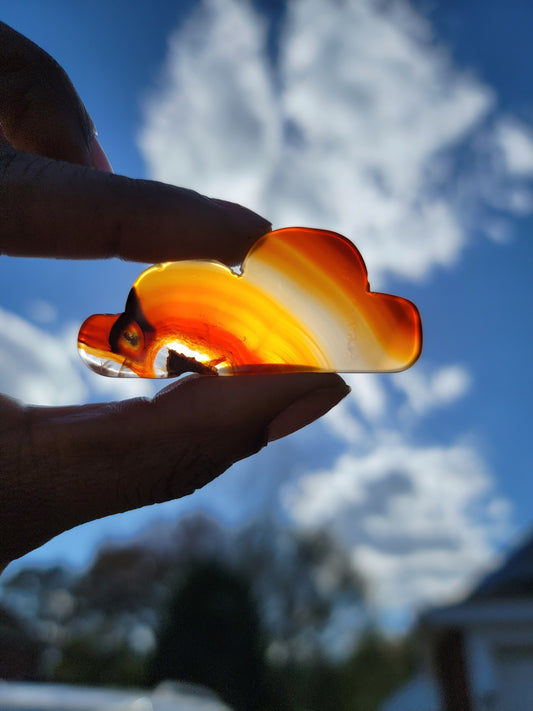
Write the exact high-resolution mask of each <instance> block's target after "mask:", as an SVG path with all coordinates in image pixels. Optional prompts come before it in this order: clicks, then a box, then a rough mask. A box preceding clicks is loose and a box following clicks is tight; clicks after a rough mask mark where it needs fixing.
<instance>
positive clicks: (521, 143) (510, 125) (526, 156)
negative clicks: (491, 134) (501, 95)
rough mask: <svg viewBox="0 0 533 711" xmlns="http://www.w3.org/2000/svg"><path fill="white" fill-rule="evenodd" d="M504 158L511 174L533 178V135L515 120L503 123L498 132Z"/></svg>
mask: <svg viewBox="0 0 533 711" xmlns="http://www.w3.org/2000/svg"><path fill="white" fill-rule="evenodd" d="M496 140H497V141H498V142H499V145H500V148H501V150H502V153H503V158H504V161H505V164H506V167H507V170H508V171H509V173H512V174H515V175H518V176H525V177H532V176H533V133H532V131H531V129H529V128H527V127H526V126H523V125H521V124H520V123H518V122H517V121H515V120H511V119H508V120H505V121H502V122H501V123H500V124H499V126H498V127H497V130H496Z"/></svg>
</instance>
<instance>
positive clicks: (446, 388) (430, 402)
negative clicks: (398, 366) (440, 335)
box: [392, 365, 471, 415]
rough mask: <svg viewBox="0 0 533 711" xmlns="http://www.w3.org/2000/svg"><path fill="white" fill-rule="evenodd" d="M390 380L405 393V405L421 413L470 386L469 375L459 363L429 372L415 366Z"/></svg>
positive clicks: (458, 395) (451, 400) (447, 402)
mask: <svg viewBox="0 0 533 711" xmlns="http://www.w3.org/2000/svg"><path fill="white" fill-rule="evenodd" d="M392 382H393V384H394V385H395V387H396V388H397V389H399V390H401V391H402V392H403V393H404V394H405V395H406V397H407V404H408V409H409V410H410V411H411V412H412V413H414V414H416V415H422V414H425V413H426V412H429V411H430V410H432V409H434V408H436V407H445V406H447V405H451V404H452V403H454V402H455V401H456V400H458V399H460V398H461V397H463V396H464V395H465V394H466V392H467V391H468V389H469V387H470V382H471V376H470V374H469V373H468V371H467V370H466V368H464V367H462V366H459V365H449V366H444V367H442V368H440V369H439V370H437V371H435V372H434V373H431V374H427V373H425V372H424V370H423V369H422V368H421V367H418V368H415V369H413V370H407V371H404V372H403V373H398V374H397V375H396V376H395V378H394V380H393V381H392Z"/></svg>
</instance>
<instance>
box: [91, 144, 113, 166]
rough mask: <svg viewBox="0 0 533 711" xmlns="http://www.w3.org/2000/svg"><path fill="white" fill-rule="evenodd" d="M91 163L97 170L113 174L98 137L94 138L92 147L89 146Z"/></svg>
mask: <svg viewBox="0 0 533 711" xmlns="http://www.w3.org/2000/svg"><path fill="white" fill-rule="evenodd" d="M89 161H90V163H91V165H92V167H93V168H96V169H97V170H103V171H105V172H106V173H112V172H113V168H112V167H111V163H110V162H109V158H108V157H107V156H106V154H105V152H104V149H103V148H102V146H101V145H100V142H99V141H98V139H97V138H96V136H93V138H92V141H91V145H90V146H89Z"/></svg>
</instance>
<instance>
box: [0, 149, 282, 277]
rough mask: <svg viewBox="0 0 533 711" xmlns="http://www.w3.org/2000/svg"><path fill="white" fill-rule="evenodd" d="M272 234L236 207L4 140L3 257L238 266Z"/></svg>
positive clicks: (0, 194)
mask: <svg viewBox="0 0 533 711" xmlns="http://www.w3.org/2000/svg"><path fill="white" fill-rule="evenodd" d="M269 229H270V224H269V222H268V221H267V220H265V219H263V218H262V217H260V216H259V215H257V214H256V213H254V212H252V211H251V210H247V209H246V208H244V207H241V206H240V205H236V204H235V203H228V202H225V201H220V200H211V199H209V198H206V197H205V196H203V195H200V194H199V193H196V192H194V191H192V190H187V189H185V188H178V187H175V186H171V185H166V184H164V183H158V182H156V181H150V180H133V179H131V178H126V177H124V176H120V175H114V174H112V173H107V172H103V171H99V170H95V169H93V168H90V167H87V166H83V165H77V164H73V163H67V162H64V161H55V160H51V159H48V158H43V157H41V156H36V155H34V154H31V153H24V152H21V151H17V150H16V149H14V148H12V147H11V146H10V145H9V144H8V143H7V142H5V141H3V142H2V141H1V140H0V254H8V255H11V256H32V257H66V258H71V259H101V258H107V257H120V258H122V259H128V260H133V261H141V262H160V261H172V260H178V259H198V258H212V259H218V260H220V261H223V262H225V263H227V264H236V263H239V262H240V261H241V260H242V258H243V257H244V255H245V254H246V252H247V251H248V249H249V247H250V245H251V244H252V243H253V242H254V241H255V240H256V239H257V238H258V237H260V236H261V235H262V234H264V233H265V232H268V231H269Z"/></svg>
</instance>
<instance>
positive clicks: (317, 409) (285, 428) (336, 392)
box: [267, 382, 350, 442]
mask: <svg viewBox="0 0 533 711" xmlns="http://www.w3.org/2000/svg"><path fill="white" fill-rule="evenodd" d="M349 392H350V388H349V387H348V385H346V383H344V382H341V383H340V384H339V385H337V386H335V387H332V388H318V389H317V390H313V391H311V392H310V393H308V394H307V395H304V396H303V397H301V398H299V399H298V400H296V401H295V402H293V403H291V404H290V405H289V407H287V408H286V409H285V410H283V411H282V412H280V414H279V415H277V416H276V417H275V418H274V419H273V420H272V422H271V423H270V425H269V426H268V429H267V440H268V441H269V442H273V441H274V440H276V439H280V438H281V437H285V436H286V435H289V434H291V433H292V432H296V430H299V429H301V428H302V427H305V426H306V425H309V424H310V423H311V422H314V421H315V420H317V419H318V418H319V417H322V415H325V414H326V412H328V411H329V410H331V408H332V407H335V405H337V404H338V403H339V402H340V401H341V400H342V399H343V398H345V397H346V395H348V393H349Z"/></svg>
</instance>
